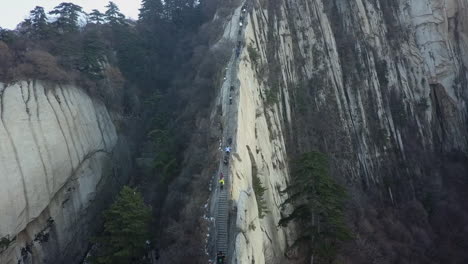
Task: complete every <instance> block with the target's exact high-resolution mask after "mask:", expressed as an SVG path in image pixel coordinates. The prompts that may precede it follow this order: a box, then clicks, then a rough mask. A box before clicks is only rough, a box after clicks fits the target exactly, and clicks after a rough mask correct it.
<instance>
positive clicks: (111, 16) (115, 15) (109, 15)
mask: <svg viewBox="0 0 468 264" xmlns="http://www.w3.org/2000/svg"><path fill="white" fill-rule="evenodd" d="M106 8H107V10H106V12H105V16H106V20H107V21H108V22H109V24H111V25H112V26H115V25H125V24H126V23H125V16H124V15H123V14H122V13H120V9H119V7H118V6H117V5H116V4H115V3H114V2H112V1H110V2H109V4H108V5H106Z"/></svg>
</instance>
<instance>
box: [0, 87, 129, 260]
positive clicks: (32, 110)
mask: <svg viewBox="0 0 468 264" xmlns="http://www.w3.org/2000/svg"><path fill="white" fill-rule="evenodd" d="M0 98H1V102H0V106H1V108H0V117H1V120H0V168H1V171H0V182H1V184H0V237H2V238H4V239H7V240H5V241H8V240H10V241H11V243H9V246H4V245H2V247H1V248H0V263H5V264H9V263H12V264H13V263H15V264H16V263H78V262H79V261H80V260H81V258H82V257H83V254H84V253H85V252H86V250H87V245H88V239H89V236H90V234H92V232H93V230H95V228H96V227H97V225H98V223H99V221H98V220H99V217H98V216H99V214H100V210H101V209H102V208H103V206H104V205H105V204H106V202H107V201H108V200H109V198H110V194H112V193H114V192H115V190H116V189H118V186H120V185H121V184H122V183H123V182H124V181H125V178H120V179H119V177H122V176H119V173H118V170H119V168H117V167H116V166H115V165H114V162H115V160H116V159H121V161H125V157H124V156H125V154H124V153H125V151H122V150H120V149H119V150H117V151H116V149H117V148H118V145H120V144H122V143H119V141H121V138H119V136H118V134H117V131H116V128H115V125H114V123H113V120H112V118H111V116H110V114H109V112H108V110H107V109H106V107H105V106H104V105H103V104H102V103H101V102H99V101H97V100H94V99H92V98H90V97H89V96H88V95H87V94H86V93H85V92H83V91H82V90H81V89H79V88H77V87H75V86H72V85H67V86H58V85H53V84H50V83H45V82H18V83H16V84H12V85H6V84H0ZM127 161H128V160H127Z"/></svg>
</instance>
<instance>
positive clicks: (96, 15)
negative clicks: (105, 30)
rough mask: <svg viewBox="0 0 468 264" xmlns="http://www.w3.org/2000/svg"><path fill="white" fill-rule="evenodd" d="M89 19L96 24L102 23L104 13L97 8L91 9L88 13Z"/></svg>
mask: <svg viewBox="0 0 468 264" xmlns="http://www.w3.org/2000/svg"><path fill="white" fill-rule="evenodd" d="M89 21H90V22H91V23H94V24H97V25H100V24H103V23H104V22H105V20H104V14H103V13H101V12H99V10H97V9H93V10H92V11H91V13H90V14H89Z"/></svg>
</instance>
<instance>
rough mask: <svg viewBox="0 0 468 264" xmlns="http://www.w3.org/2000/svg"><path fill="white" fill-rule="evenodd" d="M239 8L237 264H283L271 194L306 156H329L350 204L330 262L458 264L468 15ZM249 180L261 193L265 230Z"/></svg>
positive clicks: (467, 215) (338, 6) (363, 5)
mask: <svg viewBox="0 0 468 264" xmlns="http://www.w3.org/2000/svg"><path fill="white" fill-rule="evenodd" d="M251 5H252V6H253V8H252V9H253V10H252V12H251V13H250V15H249V19H248V21H247V29H246V36H245V46H246V47H247V46H250V47H251V52H247V49H244V52H243V54H242V55H241V63H240V66H239V72H238V78H239V80H240V88H239V93H240V95H239V114H238V133H237V148H238V149H237V155H238V156H235V157H236V158H234V163H233V169H232V170H233V172H232V175H233V176H232V178H233V185H232V186H233V194H232V198H233V200H234V201H235V204H236V205H237V222H238V226H237V233H236V235H235V239H234V238H233V237H232V236H231V238H232V239H233V241H235V250H236V251H235V252H236V253H235V256H234V257H235V258H236V259H237V262H236V263H245V262H246V261H247V260H248V261H249V262H251V261H253V260H255V263H276V262H278V263H284V262H281V260H280V259H281V256H283V254H284V252H285V251H286V252H287V248H288V246H289V245H291V243H290V242H291V241H290V238H291V239H292V238H293V236H294V235H293V234H292V233H291V230H282V229H278V228H277V227H276V226H277V223H278V222H277V221H278V219H279V218H280V217H281V213H280V209H279V207H280V206H279V205H280V204H281V201H282V199H284V197H281V195H280V193H279V190H281V189H284V187H285V185H286V182H287V179H288V169H287V168H288V160H289V159H290V158H292V157H293V155H295V154H297V153H301V152H305V151H310V150H319V151H322V152H325V153H327V154H328V155H329V156H330V158H331V163H332V172H333V175H334V177H335V178H336V179H337V180H338V181H339V182H341V183H342V184H344V185H346V186H347V188H348V190H349V193H350V199H349V201H348V207H349V208H350V210H349V214H348V219H349V225H350V227H352V229H353V231H354V233H355V234H356V235H357V238H356V239H355V240H354V241H353V242H349V243H348V244H346V245H345V250H344V251H343V252H344V253H342V254H341V256H340V258H342V260H343V262H345V263H364V262H372V261H374V262H376V263H391V262H398V263H407V262H408V263H433V262H436V263H438V262H442V263H448V262H454V261H455V262H456V261H457V260H460V261H461V260H463V259H465V258H466V257H468V256H466V253H464V251H463V248H464V247H465V246H466V242H463V241H466V240H465V239H463V237H465V236H466V235H468V234H467V233H466V229H465V228H464V224H462V223H463V222H464V221H466V220H468V208H467V206H466V205H467V203H466V201H468V197H467V196H466V195H465V194H464V193H465V192H464V191H463V190H464V189H465V188H466V187H468V184H467V179H466V175H467V174H468V162H467V161H468V157H467V152H468V133H467V129H468V119H467V108H466V103H467V99H468V81H467V80H468V79H467V70H466V69H467V68H466V67H467V66H468V65H467V63H468V61H467V51H468V50H467V44H468V43H467V41H468V39H467V34H468V31H467V30H468V28H467V17H466V16H465V14H466V11H467V10H466V8H467V7H468V2H466V1H464V0H458V1H456V0H413V1H411V0H408V1H396V0H391V1H387V0H381V1H380V0H353V1H341V0H333V1H322V0H303V1H291V0H281V1H253V2H251ZM253 51H256V52H258V54H257V55H255V54H249V53H253ZM255 58H256V59H255ZM253 168H255V169H253ZM254 173H257V175H258V176H259V177H260V179H261V181H262V182H263V184H264V185H265V187H267V188H268V190H267V191H266V194H265V197H264V199H265V201H266V204H267V207H268V210H269V213H268V214H267V215H266V216H265V217H264V218H259V217H258V214H257V210H256V208H257V207H258V205H257V204H256V203H257V200H258V199H255V193H254V192H253V188H252V177H253V176H252V175H253V174H254ZM443 215H446V216H448V217H446V218H444V217H442V216H443ZM249 227H250V228H249ZM254 227H255V228H254ZM454 239H455V240H456V241H458V242H455V241H454ZM233 243H234V242H233ZM434 247H437V248H438V249H439V250H437V251H436V252H434V251H433V250H432V249H433V248H434ZM254 249H255V250H254ZM346 249H349V250H346ZM364 260H365V261H364ZM275 261H276V262H275ZM363 261H364V262H363ZM431 261H432V262H431Z"/></svg>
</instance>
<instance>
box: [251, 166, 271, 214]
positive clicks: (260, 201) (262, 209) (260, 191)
mask: <svg viewBox="0 0 468 264" xmlns="http://www.w3.org/2000/svg"><path fill="white" fill-rule="evenodd" d="M252 184H253V189H254V192H255V198H256V199H257V208H258V217H260V218H263V217H264V216H265V215H266V213H268V210H267V206H266V202H265V200H264V198H263V195H264V194H265V191H266V190H267V188H265V187H263V184H262V181H261V180H260V178H259V177H258V175H257V173H253V174H252Z"/></svg>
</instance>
